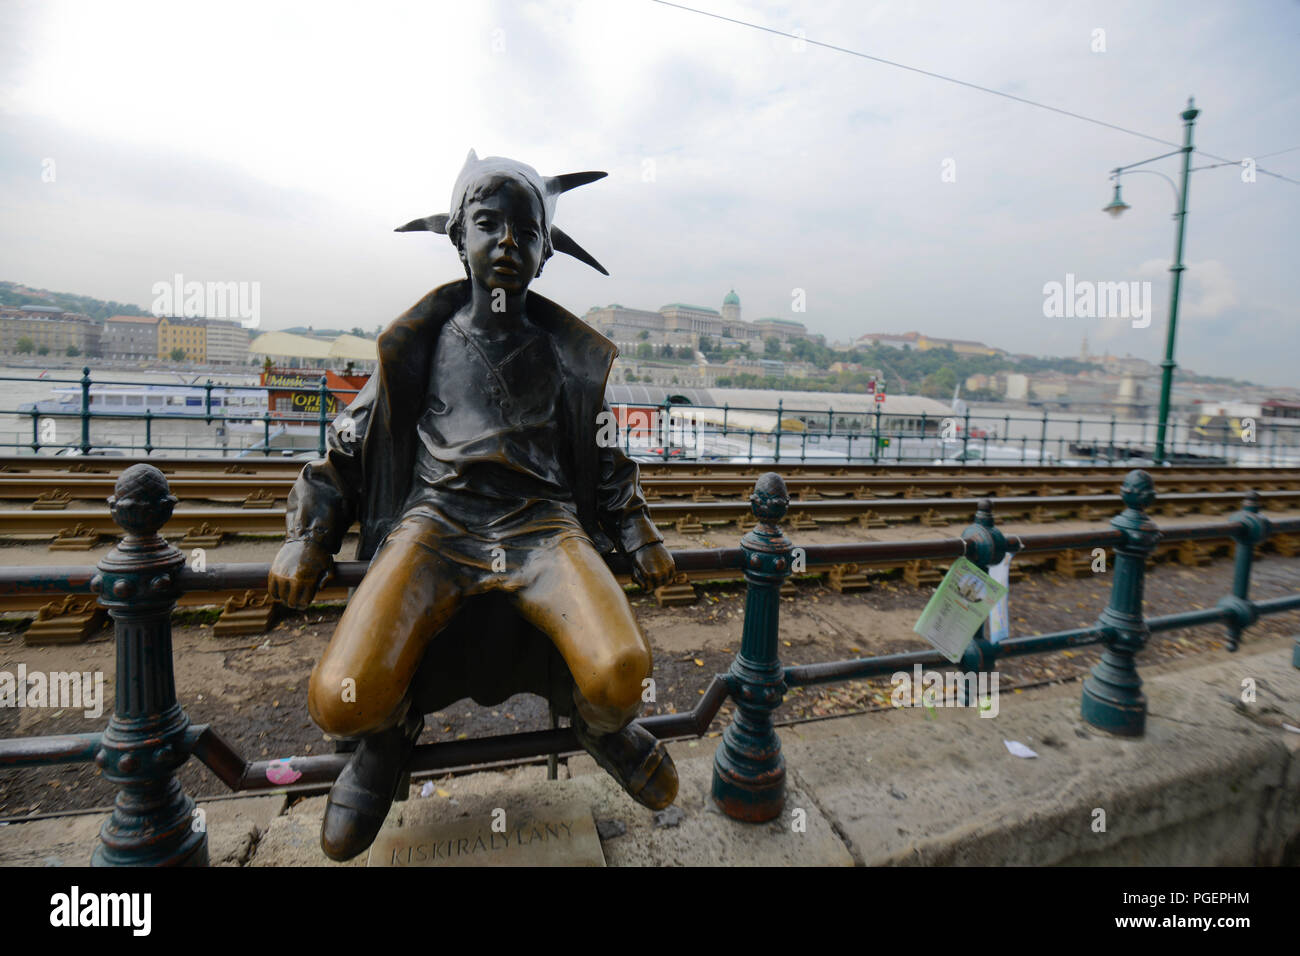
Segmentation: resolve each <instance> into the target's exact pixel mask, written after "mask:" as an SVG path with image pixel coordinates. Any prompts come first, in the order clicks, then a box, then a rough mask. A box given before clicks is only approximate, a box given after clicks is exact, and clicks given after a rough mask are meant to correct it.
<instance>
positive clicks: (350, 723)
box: [307, 668, 388, 737]
mask: <svg viewBox="0 0 1300 956" xmlns="http://www.w3.org/2000/svg"><path fill="white" fill-rule="evenodd" d="M360 700H361V698H360V696H359V695H358V692H357V686H356V681H355V680H354V679H352V678H347V677H340V676H337V675H333V674H330V673H329V672H328V671H323V670H321V669H319V668H318V669H317V670H316V671H314V672H313V673H312V675H311V683H310V684H309V685H308V687H307V712H308V713H309V714H310V715H311V719H312V720H314V721H315V722H316V726H317V727H319V728H320V729H321V730H323V731H325V733H327V734H333V735H335V736H337V737H363V736H365V735H366V734H371V733H374V732H375V731H377V730H382V729H383V726H384V722H385V719H386V718H387V717H388V714H387V713H377V712H376V711H375V710H373V709H372V708H370V707H366V706H363V704H362V703H361V702H360Z"/></svg>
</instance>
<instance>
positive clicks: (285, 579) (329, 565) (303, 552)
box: [267, 541, 334, 610]
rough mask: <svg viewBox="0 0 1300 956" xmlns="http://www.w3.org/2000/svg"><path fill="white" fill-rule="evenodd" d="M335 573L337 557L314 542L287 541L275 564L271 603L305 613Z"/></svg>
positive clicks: (270, 587)
mask: <svg viewBox="0 0 1300 956" xmlns="http://www.w3.org/2000/svg"><path fill="white" fill-rule="evenodd" d="M333 572H334V556H333V555H331V554H330V553H329V552H328V551H326V550H325V549H324V548H322V547H321V546H320V545H318V544H315V543H313V542H311V541H286V542H285V544H284V547H282V548H281V549H280V552H279V553H278V554H277V555H276V556H275V560H274V561H273V562H271V574H270V576H269V578H268V580H267V589H268V590H269V591H270V592H271V600H273V601H278V602H280V603H281V604H284V605H287V606H289V607H291V608H296V609H298V610H302V609H303V608H305V607H306V606H307V605H308V604H310V603H311V599H312V598H313V597H315V596H316V592H317V591H318V590H320V586H321V584H322V583H323V582H324V580H325V578H326V577H328V576H329V575H331V574H332V573H333Z"/></svg>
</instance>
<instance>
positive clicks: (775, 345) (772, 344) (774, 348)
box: [763, 335, 781, 355]
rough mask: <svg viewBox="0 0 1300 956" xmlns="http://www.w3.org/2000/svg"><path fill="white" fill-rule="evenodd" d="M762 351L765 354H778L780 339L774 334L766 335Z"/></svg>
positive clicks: (779, 351)
mask: <svg viewBox="0 0 1300 956" xmlns="http://www.w3.org/2000/svg"><path fill="white" fill-rule="evenodd" d="M763 352H764V354H766V355H780V354H781V340H780V339H778V338H777V337H776V336H775V335H769V336H768V337H767V340H766V341H765V342H763Z"/></svg>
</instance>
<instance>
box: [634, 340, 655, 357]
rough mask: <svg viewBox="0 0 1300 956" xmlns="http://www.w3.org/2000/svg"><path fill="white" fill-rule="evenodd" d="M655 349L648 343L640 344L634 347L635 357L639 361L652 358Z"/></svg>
mask: <svg viewBox="0 0 1300 956" xmlns="http://www.w3.org/2000/svg"><path fill="white" fill-rule="evenodd" d="M654 354H655V347H654V346H653V345H651V344H650V343H649V342H642V343H641V344H640V345H638V346H637V347H636V357H637V358H639V359H648V358H654Z"/></svg>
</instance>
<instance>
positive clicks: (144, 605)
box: [0, 464, 1300, 865]
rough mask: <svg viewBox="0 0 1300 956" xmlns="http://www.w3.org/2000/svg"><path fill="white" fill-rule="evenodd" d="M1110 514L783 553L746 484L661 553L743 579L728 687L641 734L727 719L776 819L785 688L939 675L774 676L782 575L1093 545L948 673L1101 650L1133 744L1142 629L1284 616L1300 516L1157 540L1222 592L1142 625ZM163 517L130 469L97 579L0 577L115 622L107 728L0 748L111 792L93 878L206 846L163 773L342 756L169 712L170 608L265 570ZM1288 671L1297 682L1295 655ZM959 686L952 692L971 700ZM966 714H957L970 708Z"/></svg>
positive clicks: (785, 548)
mask: <svg viewBox="0 0 1300 956" xmlns="http://www.w3.org/2000/svg"><path fill="white" fill-rule="evenodd" d="M1121 494H1122V499H1123V504H1124V508H1123V510H1122V511H1121V512H1120V514H1119V515H1117V516H1116V517H1115V518H1113V519H1112V521H1111V522H1110V527H1109V528H1108V529H1095V530H1094V529H1088V530H1084V531H1074V532H1065V533H1057V534H1035V535H1018V536H1014V537H1013V538H1012V539H1010V540H1009V539H1008V538H1007V537H1005V536H1004V535H1003V533H1002V532H1001V531H1000V530H999V529H998V528H997V527H996V524H995V522H994V518H993V510H992V504H991V502H990V501H988V500H987V499H985V500H981V501H980V502H979V503H978V506H977V508H976V512H975V516H974V520H973V522H972V524H971V525H970V526H969V527H967V528H966V529H965V531H963V533H962V535H961V536H960V537H957V538H945V539H936V540H931V541H914V542H901V543H900V542H861V543H848V544H832V545H813V546H808V547H805V548H801V549H799V551H798V552H796V549H795V546H794V545H793V544H792V542H791V541H790V539H789V538H787V537H786V535H785V534H784V532H783V531H782V529H781V527H780V524H781V522H782V520H783V519H784V518H785V516H786V512H787V509H788V507H789V504H790V500H789V495H788V493H787V490H786V487H785V483H784V481H783V480H782V479H781V477H780V476H779V475H777V474H775V473H768V474H765V475H763V476H762V477H760V478H759V479H758V482H757V484H756V486H755V489H754V492H753V494H752V495H751V498H750V504H751V509H752V513H753V517H754V519H755V521H756V522H757V524H756V526H755V527H754V528H753V529H752V530H750V531H749V532H748V533H747V534H746V535H745V536H744V537H743V538H742V539H741V541H740V547H738V548H720V549H699V550H684V551H677V552H675V553H674V558H675V559H676V561H677V565H678V568H679V569H681V570H683V571H694V570H708V569H739V570H742V571H743V573H744V575H745V578H746V581H747V584H748V594H747V597H746V604H745V618H744V626H743V633H742V639H741V647H740V650H739V653H738V654H737V655H736V658H735V660H734V662H733V664H732V666H731V668H730V670H729V671H728V673H726V674H719V675H715V676H714V678H713V679H712V681H711V682H710V683H709V685H708V687H707V688H706V689H705V691H704V692H703V695H702V697H701V699H700V701H699V702H698V704H697V705H696V707H695V708H694V709H693V710H691V711H689V712H686V713H679V714H665V715H657V716H652V717H646V718H643V719H641V721H640V723H641V725H642V726H643V727H645V728H647V729H648V730H650V731H651V732H653V733H654V734H655V735H656V736H658V737H660V738H670V737H680V736H698V735H701V734H703V733H704V732H706V730H707V728H708V726H709V725H710V723H711V721H712V720H713V718H714V717H715V716H716V714H717V713H718V711H719V709H720V708H721V706H722V704H723V703H724V702H725V701H726V700H727V699H728V698H730V699H731V700H733V701H734V702H735V704H736V714H735V719H734V720H733V721H732V722H731V723H730V724H729V725H728V726H727V728H726V730H725V731H724V733H723V735H722V741H721V743H720V746H719V748H718V751H717V754H716V756H715V760H714V774H713V785H712V790H713V797H714V799H715V800H716V801H717V803H718V804H719V805H720V807H721V808H722V810H723V811H724V812H725V813H726V814H727V815H728V816H730V817H732V818H734V819H738V820H745V821H750V822H762V821H766V820H771V819H773V818H775V817H776V816H778V815H779V814H780V813H781V811H782V809H783V807H784V802H785V778H786V773H785V762H784V758H783V757H782V756H781V748H780V741H779V739H778V738H777V735H776V732H775V729H774V725H773V713H774V712H775V710H776V709H777V708H778V707H780V705H781V703H782V701H783V699H784V696H785V693H786V691H787V690H788V689H789V688H790V687H795V686H800V685H807V684H817V683H826V682H829V681H836V680H847V679H852V678H861V677H867V676H872V675H879V674H886V673H890V672H892V671H896V670H897V669H899V668H902V667H909V666H913V665H918V664H919V665H928V664H935V665H942V664H944V663H945V662H946V660H947V659H946V658H945V657H943V656H942V655H941V654H940V653H939V652H937V651H929V650H922V651H913V652H907V653H903V654H891V655H885V656H877V657H868V658H859V659H855V660H848V661H836V662H830V663H822V664H813V665H806V666H800V667H786V666H783V665H782V664H781V661H780V656H779V648H778V645H779V640H778V638H779V610H780V603H779V602H780V588H781V585H782V583H783V582H784V581H785V580H786V579H787V578H788V577H789V575H790V574H791V573H792V571H793V570H794V565H795V563H796V560H798V561H799V562H801V563H804V564H806V565H808V566H814V565H826V564H835V563H841V562H844V561H873V560H878V559H883V558H887V557H893V558H903V557H911V558H957V557H962V556H964V557H965V558H967V559H968V560H970V561H972V562H974V563H975V564H976V565H978V566H979V567H981V568H984V569H987V568H989V567H990V566H992V565H994V564H997V563H998V562H1000V561H1001V560H1002V558H1003V557H1004V556H1005V555H1006V554H1009V553H1010V554H1015V553H1032V552H1036V551H1046V550H1052V549H1054V548H1060V547H1063V546H1064V547H1071V548H1080V549H1086V548H1093V547H1101V548H1109V549H1112V550H1113V552H1114V554H1115V562H1114V572H1113V579H1112V587H1111V594H1110V600H1109V603H1108V606H1107V607H1106V608H1105V609H1104V610H1103V611H1102V612H1101V614H1100V616H1099V618H1098V619H1097V621H1096V623H1094V624H1092V625H1089V626H1086V627H1081V628H1075V629H1071V630H1067V631H1058V632H1054V633H1050V634H1039V635H1029V636H1023V637H1008V638H1006V639H1004V640H1002V641H1000V642H997V643H995V642H993V641H992V640H991V639H990V635H989V631H988V627H987V625H984V626H982V627H981V628H980V630H979V631H978V632H977V633H976V634H975V635H974V637H973V638H972V640H971V641H970V643H969V644H968V646H967V648H966V650H965V652H964V653H963V655H962V656H961V659H960V661H959V662H958V664H957V666H958V667H959V668H960V669H961V671H962V672H963V673H964V674H965V675H966V677H967V678H974V677H976V676H977V675H979V674H982V673H987V672H990V671H992V670H994V669H995V668H996V664H997V661H998V659H999V658H1000V657H1004V656H1007V657H1010V656H1020V655H1025V654H1036V653H1044V652H1048V651H1053V650H1058V649H1061V648H1065V647H1077V646H1082V645H1091V644H1102V645H1104V650H1103V653H1102V657H1101V661H1100V663H1099V664H1098V665H1097V666H1096V667H1095V668H1094V669H1093V671H1092V673H1091V675H1090V676H1089V677H1088V678H1087V679H1086V680H1085V682H1084V685H1083V692H1082V705H1081V710H1082V716H1083V719H1084V720H1085V721H1087V722H1088V723H1089V724H1091V725H1093V726H1095V727H1098V728H1101V729H1103V730H1107V731H1109V732H1111V733H1114V734H1118V735H1123V736H1130V737H1136V736H1140V735H1142V734H1143V733H1144V731H1145V723H1146V713H1147V707H1146V698H1145V696H1144V695H1143V693H1142V689H1141V688H1142V681H1141V678H1140V677H1139V675H1138V671H1137V664H1136V657H1137V654H1138V653H1139V652H1140V651H1141V650H1142V648H1143V646H1144V645H1145V643H1146V640H1147V637H1148V635H1149V634H1150V633H1152V632H1153V631H1163V630H1169V629H1173V628H1185V627H1192V626H1199V625H1205V624H1222V625H1223V626H1224V627H1225V629H1226V631H1227V637H1228V648H1229V650H1236V649H1237V647H1238V646H1239V643H1240V639H1241V636H1242V634H1243V633H1244V632H1245V631H1246V629H1247V628H1249V627H1250V626H1251V625H1252V624H1254V623H1255V622H1256V621H1257V620H1258V619H1259V618H1260V617H1261V616H1263V615H1269V614H1277V613H1282V612H1285V611H1291V610H1296V609H1300V593H1297V594H1290V595H1287V596H1285V597H1280V598H1273V599H1270V600H1263V601H1256V600H1252V599H1251V598H1250V597H1249V589H1250V577H1251V568H1252V564H1253V560H1254V554H1255V548H1256V547H1257V546H1258V545H1259V544H1260V543H1261V542H1263V541H1266V540H1267V539H1268V538H1269V537H1270V536H1272V535H1275V534H1284V533H1286V534H1291V533H1296V532H1300V518H1293V519H1279V520H1270V519H1268V518H1266V517H1265V516H1264V515H1263V514H1261V513H1260V504H1259V496H1258V495H1257V494H1256V493H1254V492H1250V493H1248V494H1247V495H1246V496H1245V501H1244V503H1243V505H1242V507H1241V509H1240V510H1239V511H1238V512H1237V513H1235V514H1234V515H1233V516H1232V517H1231V518H1230V519H1228V520H1226V521H1221V522H1212V523H1202V524H1197V525H1193V526H1184V527H1179V528H1175V529H1170V530H1169V531H1168V532H1165V533H1164V534H1165V536H1166V537H1170V538H1174V539H1177V540H1189V541H1191V540H1199V539H1205V538H1214V537H1222V536H1225V535H1226V536H1227V537H1230V538H1231V539H1232V540H1233V541H1234V542H1235V549H1236V554H1235V568H1234V576H1233V584H1232V591H1231V593H1230V594H1229V595H1227V596H1225V597H1224V598H1223V599H1221V600H1220V601H1219V602H1218V603H1217V604H1216V605H1215V607H1213V608H1210V609H1207V610H1198V611H1188V612H1183V613H1180V614H1172V615H1166V616H1163V617H1157V618H1153V619H1146V618H1144V616H1143V611H1142V594H1143V580H1144V574H1145V563H1146V558H1147V557H1148V556H1149V555H1150V554H1151V553H1152V552H1153V550H1154V549H1155V547H1156V545H1157V542H1158V541H1159V539H1160V538H1161V536H1162V532H1161V531H1160V529H1159V528H1158V527H1157V526H1156V524H1155V523H1154V522H1153V521H1152V520H1151V518H1150V517H1149V514H1148V512H1149V510H1150V509H1151V507H1152V505H1153V504H1155V502H1156V494H1155V488H1154V483H1153V482H1152V480H1151V477H1150V475H1148V474H1147V473H1146V472H1144V471H1140V470H1134V471H1131V472H1130V473H1129V474H1128V476H1127V477H1126V478H1125V480H1124V485H1123V489H1122V493H1121ZM175 504H176V499H175V497H174V496H173V495H172V494H171V493H170V490H169V488H168V485H167V481H166V478H165V476H164V475H163V474H162V473H161V472H160V471H158V470H157V469H156V468H153V467H152V466H150V465H145V464H137V465H133V466H131V467H130V468H128V469H127V470H126V471H125V472H123V474H122V475H121V476H120V477H119V478H118V480H117V483H116V487H115V494H114V497H113V498H112V499H110V508H111V511H112V515H113V519H114V520H115V521H116V522H117V524H118V525H119V526H120V527H121V528H122V529H123V530H124V531H125V536H124V537H123V539H122V541H121V542H120V543H119V544H118V545H117V547H115V548H114V550H113V551H112V552H110V553H109V554H108V555H107V556H105V557H104V559H103V560H101V561H100V563H99V565H98V567H97V568H88V567H87V568H72V569H66V568H65V569H58V570H57V572H55V571H53V569H51V570H50V571H45V572H41V571H39V570H30V569H4V570H3V571H0V594H10V593H13V592H15V591H21V592H24V593H63V591H65V590H68V589H71V590H73V591H76V592H79V593H96V594H98V595H99V600H100V602H101V603H102V604H103V605H105V606H106V607H107V608H108V609H109V613H110V615H111V616H112V618H113V620H114V626H115V632H116V641H117V651H118V653H117V662H118V664H117V666H118V673H117V680H116V692H115V693H116V697H115V706H114V712H113V715H112V717H111V718H110V720H109V723H108V727H107V728H106V729H105V730H104V731H103V732H100V733H87V734H66V735H60V736H51V737H34V738H19V739H12V740H3V741H0V767H32V766H39V765H45V764H51V763H69V762H84V761H90V760H93V761H94V762H95V763H96V764H98V765H99V767H100V768H101V770H102V772H103V773H104V775H105V777H106V778H107V779H109V780H110V781H112V782H114V783H115V784H117V786H118V788H119V794H118V799H117V802H116V805H115V808H114V811H113V814H112V816H111V818H110V819H109V820H108V821H107V822H106V823H105V825H104V827H103V829H102V830H101V833H100V843H99V845H98V847H97V848H96V850H95V852H94V855H93V862H94V863H96V864H100V865H126V864H155V865H162V864H177V863H189V864H205V863H206V862H207V835H206V832H204V831H202V830H201V829H196V828H194V827H192V826H191V820H192V815H193V811H194V802H193V800H192V798H191V797H189V796H188V795H187V794H185V793H184V791H183V790H182V788H181V787H180V784H179V783H178V781H177V780H176V777H175V774H176V771H177V769H178V768H179V767H181V766H182V765H183V764H185V763H186V762H187V761H188V760H189V759H190V758H191V757H196V758H197V759H199V760H200V761H201V762H202V763H204V764H205V765H206V766H207V767H208V768H209V769H211V770H212V771H213V773H214V774H216V776H217V777H218V778H219V779H220V780H222V781H223V782H224V783H225V784H226V785H227V786H228V787H230V789H232V790H235V791H256V790H270V789H278V788H280V787H282V786H283V782H282V781H283V780H284V779H285V775H286V774H287V775H289V776H292V777H293V778H294V779H295V780H296V782H297V783H299V784H308V783H327V782H329V781H331V780H333V779H334V778H335V777H336V776H337V775H338V774H339V773H340V772H341V770H342V769H343V767H344V765H345V764H346V761H347V760H348V756H347V755H346V754H325V755H319V756H310V757H298V756H294V757H289V758H284V759H280V760H273V761H268V760H258V761H249V760H247V759H246V758H244V757H243V756H242V755H241V754H239V753H238V751H237V750H236V749H235V748H234V747H232V746H231V745H230V744H229V742H227V741H226V740H224V739H223V738H222V737H221V736H220V734H219V733H218V731H217V730H216V729H215V728H213V727H211V726H207V725H192V724H191V723H190V719H189V717H188V716H187V715H186V714H185V712H184V710H183V709H182V708H181V706H180V704H179V702H178V701H177V699H176V693H175V681H174V662H173V658H172V643H171V611H172V609H173V607H174V606H175V604H176V601H177V599H178V597H179V596H180V595H182V594H183V593H184V592H185V591H187V590H189V589H194V588H216V587H222V586H231V587H245V586H248V587H252V586H260V585H261V584H262V583H264V582H265V579H266V575H267V571H268V566H267V565H261V564H252V565H218V566H211V567H209V568H207V569H206V570H205V571H202V572H200V571H195V570H190V569H188V568H187V567H186V562H185V556H184V554H182V553H181V552H180V551H179V550H177V549H176V548H174V547H172V546H171V545H170V544H168V543H167V542H166V540H165V539H163V538H162V537H161V536H160V535H159V534H158V532H159V530H160V529H161V528H162V527H163V526H164V525H165V524H166V521H167V519H168V517H169V516H170V515H171V511H172V509H173V507H174V506H175ZM610 567H611V570H613V571H615V572H616V573H626V572H627V570H628V568H627V566H626V561H625V560H624V559H622V558H619V557H617V556H615V557H611V558H610ZM364 572H365V566H364V565H363V564H362V563H361V562H341V563H340V565H339V567H338V571H337V577H338V583H340V584H356V583H357V582H358V581H360V579H361V577H362V575H363V574H364ZM1293 663H1295V665H1296V666H1297V667H1300V643H1298V644H1297V648H1296V651H1295V656H1294V658H1293ZM971 684H972V681H971V680H967V683H966V688H967V690H968V691H969V688H970V687H971ZM968 702H969V701H968ZM577 749H578V747H577V741H576V739H575V738H574V736H573V733H572V731H571V730H570V729H567V728H559V729H553V730H545V731H536V732H531V733H522V734H511V735H504V736H495V737H488V738H484V739H478V740H466V741H452V742H446V743H438V744H423V745H420V746H418V747H416V748H415V751H414V754H413V756H412V758H411V762H410V764H409V767H408V769H409V770H410V771H414V772H421V771H430V770H443V769H449V768H452V767H458V766H470V765H476V764H482V763H486V762H492V761H498V760H506V759H524V758H532V757H541V756H546V755H549V754H555V753H563V752H569V751H574V750H577Z"/></svg>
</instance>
